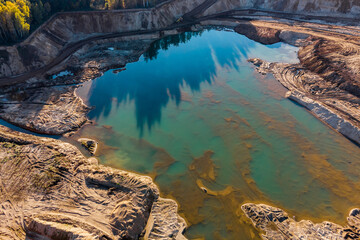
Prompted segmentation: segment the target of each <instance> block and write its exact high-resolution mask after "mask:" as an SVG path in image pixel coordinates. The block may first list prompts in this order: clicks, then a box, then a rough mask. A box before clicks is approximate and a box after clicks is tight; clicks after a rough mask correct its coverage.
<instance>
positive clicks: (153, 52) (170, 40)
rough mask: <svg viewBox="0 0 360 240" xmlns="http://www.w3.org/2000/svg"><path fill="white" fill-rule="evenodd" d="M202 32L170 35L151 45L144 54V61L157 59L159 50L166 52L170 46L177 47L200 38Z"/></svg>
mask: <svg viewBox="0 0 360 240" xmlns="http://www.w3.org/2000/svg"><path fill="white" fill-rule="evenodd" d="M202 33H203V32H202V31H200V32H183V33H180V34H178V35H171V36H168V37H165V38H162V39H159V40H157V41H155V42H153V43H151V45H150V48H149V49H148V51H146V52H145V53H144V59H145V61H149V60H153V59H156V58H157V55H158V54H159V50H160V49H161V50H168V49H169V47H170V46H179V44H180V43H186V42H188V41H189V40H190V39H191V38H192V37H194V36H201V34H202Z"/></svg>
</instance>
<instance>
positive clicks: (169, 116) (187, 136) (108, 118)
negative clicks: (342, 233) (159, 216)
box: [79, 30, 360, 239]
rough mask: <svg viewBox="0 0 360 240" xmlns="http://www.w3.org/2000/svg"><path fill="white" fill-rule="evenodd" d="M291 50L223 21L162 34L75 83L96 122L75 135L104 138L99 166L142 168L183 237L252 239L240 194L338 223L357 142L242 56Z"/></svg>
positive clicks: (293, 52)
mask: <svg viewBox="0 0 360 240" xmlns="http://www.w3.org/2000/svg"><path fill="white" fill-rule="evenodd" d="M296 56H297V48H295V47H291V46H289V45H286V44H282V43H279V44H274V45H270V46H264V45H262V44H259V43H256V42H254V41H252V40H249V39H247V38H246V37H244V36H242V35H239V34H237V33H234V32H229V31H217V30H210V31H205V32H202V33H184V34H181V35H178V36H173V37H168V38H166V39H163V40H160V41H158V42H155V43H154V44H153V45H152V46H151V47H150V49H149V51H148V52H147V53H145V54H144V56H143V57H141V59H140V60H139V61H138V62H136V63H131V64H128V65H127V66H126V70H125V71H122V72H120V73H117V74H116V73H113V71H111V70H110V71H108V72H106V73H105V74H104V75H103V76H102V77H100V78H98V79H96V80H94V81H92V82H88V83H86V84H85V85H84V86H83V87H82V88H80V89H79V94H80V95H81V96H83V97H84V98H85V100H86V101H87V102H88V104H90V105H92V106H95V109H94V110H92V111H91V112H90V114H89V118H90V119H92V120H94V121H95V122H96V126H88V127H85V128H84V129H83V130H82V131H81V132H80V135H82V136H85V137H90V138H96V139H97V140H99V141H100V142H102V143H103V144H101V145H100V152H99V153H98V158H99V159H100V160H101V162H102V163H103V164H106V165H110V166H114V167H118V168H122V169H126V170H131V171H135V172H139V173H143V174H148V175H150V176H152V177H153V178H154V180H155V182H156V183H157V184H158V185H159V187H160V189H161V192H162V195H163V196H164V197H171V198H173V199H175V200H177V201H178V203H179V205H180V213H181V215H182V216H184V217H185V218H186V220H187V221H188V223H189V225H190V227H189V229H188V231H187V232H186V235H187V237H189V238H191V239H195V238H199V239H203V238H205V239H257V238H259V235H258V233H257V232H256V231H255V229H253V228H252V227H251V224H250V223H249V221H248V220H247V219H246V218H245V217H244V215H243V214H242V212H241V210H240V206H241V204H243V203H246V202H263V203H268V204H272V205H275V206H278V207H282V208H284V209H286V210H287V211H288V212H289V213H290V214H294V215H296V218H297V219H301V218H306V219H311V220H314V221H320V220H324V219H326V220H332V221H336V222H338V223H343V222H344V221H345V215H346V214H347V213H348V210H349V209H350V208H352V207H355V206H359V205H360V203H359V202H360V200H359V199H360V198H359V194H358V190H359V189H358V188H359V187H358V186H357V185H358V184H357V183H358V182H359V174H360V171H359V167H358V164H357V163H358V162H359V161H360V150H359V148H358V147H357V146H355V145H354V144H352V143H351V142H350V141H348V140H347V139H345V138H344V137H343V136H341V135H339V134H338V133H336V132H334V131H333V130H332V129H330V128H329V127H327V126H326V125H324V124H323V123H321V122H320V121H319V120H317V119H316V118H314V117H313V116H312V115H311V114H310V113H308V112H307V111H306V110H305V109H304V108H302V107H300V106H298V105H296V104H294V103H293V102H291V101H289V100H287V99H285V98H283V96H284V94H285V92H286V91H285V90H284V89H283V88H282V87H281V86H280V85H279V83H278V82H277V81H275V80H274V79H273V78H272V77H271V76H262V75H260V74H257V73H255V72H254V68H253V66H252V65H251V64H249V63H248V62H247V59H248V58H251V57H259V58H262V59H265V60H268V61H279V62H297V57H296ZM201 187H206V188H207V189H208V193H204V192H203V191H202V190H201ZM240 236H241V237H240Z"/></svg>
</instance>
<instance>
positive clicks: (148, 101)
mask: <svg viewBox="0 0 360 240" xmlns="http://www.w3.org/2000/svg"><path fill="white" fill-rule="evenodd" d="M201 35H202V32H186V33H182V34H179V35H175V36H169V37H166V38H163V39H160V40H158V41H155V42H154V43H152V44H151V46H150V48H149V49H148V51H147V52H146V53H145V54H144V55H143V59H141V60H140V61H139V62H137V63H132V64H128V65H127V70H126V71H123V72H121V73H118V74H114V73H112V71H108V72H107V73H105V74H104V76H103V77H101V78H100V79H98V80H96V81H94V83H93V85H92V90H91V91H92V93H91V94H90V98H89V102H90V104H91V105H95V106H96V109H95V110H93V111H92V112H91V113H90V117H91V118H95V119H98V118H99V117H100V116H103V117H105V118H106V117H108V116H109V114H110V111H111V110H112V107H119V105H120V104H121V103H126V102H127V101H134V103H135V115H136V121H137V128H138V130H139V135H140V136H142V135H143V133H144V130H145V128H147V129H148V130H149V131H151V129H152V127H153V126H154V124H156V123H160V122H161V111H162V109H163V108H164V107H165V106H166V105H167V104H168V102H169V100H172V101H174V102H175V103H176V104H177V105H179V104H180V102H181V88H182V87H183V86H184V84H186V85H187V86H188V87H189V88H190V89H191V90H192V91H194V92H196V91H200V86H201V84H202V83H204V82H206V83H208V84H211V82H212V79H214V77H216V64H218V65H221V66H225V65H227V66H229V67H232V68H237V63H236V61H237V60H239V58H240V56H241V55H243V56H245V57H246V51H245V50H244V51H243V53H240V52H241V51H242V50H240V49H247V48H250V47H251V45H253V42H252V41H249V40H247V41H245V42H241V41H240V42H236V41H235V43H236V44H234V41H233V40H232V39H227V38H223V39H215V40H214V41H213V40H212V39H211V34H210V35H209V36H207V37H206V38H205V39H203V38H202V37H200V36H201ZM235 35H237V34H235ZM195 36H196V37H195ZM237 36H238V35H237ZM193 37H195V38H194V40H192V41H190V39H192V38H193ZM237 40H239V39H237ZM189 41H190V42H189ZM185 43H186V45H184V44H185ZM171 46H178V47H171ZM239 51H240V52H239ZM155 59H156V60H155ZM215 61H216V62H215Z"/></svg>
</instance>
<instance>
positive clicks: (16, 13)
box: [0, 0, 163, 44]
mask: <svg viewBox="0 0 360 240" xmlns="http://www.w3.org/2000/svg"><path fill="white" fill-rule="evenodd" d="M159 1H163V0H0V44H9V43H14V42H17V41H19V40H21V39H24V38H25V37H26V36H28V35H29V33H30V32H31V31H33V30H34V29H36V28H37V27H38V26H39V25H41V24H42V23H43V22H44V21H46V20H47V19H48V18H49V17H50V16H51V15H53V14H54V13H57V12H63V11H76V10H93V9H95V10H110V9H121V8H138V7H151V6H154V5H155V4H156V3H157V2H159Z"/></svg>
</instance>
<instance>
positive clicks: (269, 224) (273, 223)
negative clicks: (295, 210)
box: [241, 203, 360, 240]
mask: <svg viewBox="0 0 360 240" xmlns="http://www.w3.org/2000/svg"><path fill="white" fill-rule="evenodd" d="M241 209H242V210H243V212H244V213H245V215H246V216H247V217H248V218H249V219H251V221H252V223H253V225H254V226H255V227H256V228H257V229H259V230H261V231H262V232H264V233H265V234H264V235H262V238H263V239H269V240H270V239H278V240H282V239H284V240H285V239H334V240H340V239H341V240H343V239H359V237H360V211H359V209H353V210H352V211H351V212H350V214H349V217H348V219H347V220H348V226H345V227H342V226H340V225H338V224H335V223H331V222H322V223H313V222H311V221H309V220H302V221H300V222H297V221H295V220H294V219H293V218H291V217H289V215H288V214H287V213H286V212H284V211H283V210H281V209H279V208H275V207H271V206H268V205H265V204H253V203H248V204H244V205H242V206H241Z"/></svg>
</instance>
